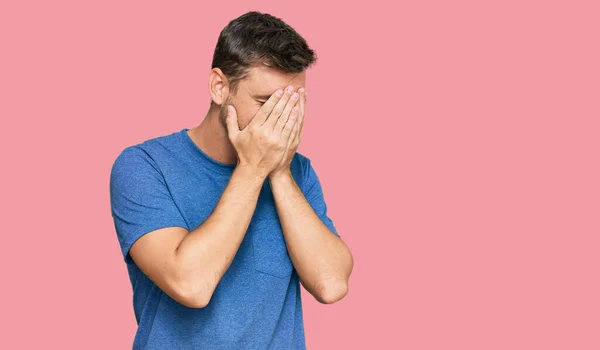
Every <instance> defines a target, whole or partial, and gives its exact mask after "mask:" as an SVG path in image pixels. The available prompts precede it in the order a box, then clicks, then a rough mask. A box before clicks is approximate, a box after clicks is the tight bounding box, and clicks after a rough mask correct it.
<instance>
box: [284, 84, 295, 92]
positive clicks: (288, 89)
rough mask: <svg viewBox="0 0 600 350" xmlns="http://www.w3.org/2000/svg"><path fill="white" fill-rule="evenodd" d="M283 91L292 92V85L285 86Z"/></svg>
mask: <svg viewBox="0 0 600 350" xmlns="http://www.w3.org/2000/svg"><path fill="white" fill-rule="evenodd" d="M285 91H287V92H292V91H294V87H293V86H291V85H290V86H288V87H287V88H285Z"/></svg>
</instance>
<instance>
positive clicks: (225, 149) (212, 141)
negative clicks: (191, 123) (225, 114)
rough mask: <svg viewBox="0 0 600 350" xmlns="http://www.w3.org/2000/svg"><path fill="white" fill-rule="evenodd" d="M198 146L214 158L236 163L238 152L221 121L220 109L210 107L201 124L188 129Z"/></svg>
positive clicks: (223, 161) (227, 162)
mask: <svg viewBox="0 0 600 350" xmlns="http://www.w3.org/2000/svg"><path fill="white" fill-rule="evenodd" d="M187 133H188V135H189V136H190V138H191V139H192V141H194V143H195V144H196V146H198V148H200V149H201V150H202V151H203V152H204V153H206V154H207V155H208V156H209V157H211V158H212V159H214V160H217V161H219V162H221V163H226V164H236V163H237V154H236V152H235V149H234V148H233V145H232V144H231V141H229V136H228V135H227V130H226V129H225V127H224V126H223V124H221V123H220V122H219V111H218V110H214V109H212V108H211V109H210V110H209V111H208V113H207V114H206V117H204V120H202V122H201V123H200V125H198V126H196V127H195V128H192V129H189V130H188V131H187Z"/></svg>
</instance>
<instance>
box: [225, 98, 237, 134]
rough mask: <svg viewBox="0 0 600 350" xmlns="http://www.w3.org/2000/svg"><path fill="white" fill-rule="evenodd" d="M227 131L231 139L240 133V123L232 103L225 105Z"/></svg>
mask: <svg viewBox="0 0 600 350" xmlns="http://www.w3.org/2000/svg"><path fill="white" fill-rule="evenodd" d="M226 121H227V133H228V134H229V139H230V140H233V139H234V138H235V137H236V136H237V134H239V133H240V125H239V124H238V118H237V113H236V111H235V108H234V107H233V106H232V105H228V106H227V119H226Z"/></svg>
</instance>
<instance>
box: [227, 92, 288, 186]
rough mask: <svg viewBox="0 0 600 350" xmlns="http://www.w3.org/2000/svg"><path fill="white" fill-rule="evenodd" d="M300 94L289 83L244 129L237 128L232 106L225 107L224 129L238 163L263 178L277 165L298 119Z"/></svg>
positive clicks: (283, 155) (235, 115)
mask: <svg viewBox="0 0 600 350" xmlns="http://www.w3.org/2000/svg"><path fill="white" fill-rule="evenodd" d="M299 97H300V96H299V94H298V93H293V87H291V86H289V87H288V89H286V91H285V92H284V91H281V90H277V91H276V92H275V93H274V94H273V95H271V97H270V98H269V99H268V100H267V102H265V104H263V106H262V107H261V108H260V110H259V111H258V112H257V113H256V116H255V117H254V118H253V119H252V121H250V123H249V124H248V126H246V127H245V128H244V129H243V130H240V128H239V124H238V119H237V113H236V111H235V108H234V107H233V106H231V105H229V106H228V109H227V132H228V135H229V139H230V140H231V143H232V144H233V147H234V148H235V150H236V152H237V155H238V165H239V166H244V167H248V168H250V169H252V171H254V172H256V173H257V174H258V175H260V176H262V177H264V178H266V177H267V175H268V174H270V173H271V172H272V171H273V170H275V169H276V168H277V167H278V166H280V164H281V163H282V159H284V158H285V156H286V154H287V153H286V151H287V149H288V146H289V144H290V138H291V136H292V135H294V129H295V127H296V124H297V121H298V114H299V113H298V112H299V108H298V106H296V103H297V102H298V100H299Z"/></svg>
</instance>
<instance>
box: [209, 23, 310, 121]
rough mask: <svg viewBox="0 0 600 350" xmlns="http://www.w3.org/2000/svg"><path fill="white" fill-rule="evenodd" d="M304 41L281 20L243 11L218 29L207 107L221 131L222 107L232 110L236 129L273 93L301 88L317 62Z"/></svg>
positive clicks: (225, 110) (252, 115) (251, 116)
mask: <svg viewBox="0 0 600 350" xmlns="http://www.w3.org/2000/svg"><path fill="white" fill-rule="evenodd" d="M316 59H317V58H316V55H315V53H314V51H313V50H311V49H310V48H309V47H308V45H307V44H306V41H305V40H304V39H303V38H302V37H301V36H300V35H299V34H298V33H297V32H296V31H295V30H294V29H293V28H292V27H290V26H289V25H287V24H286V23H285V22H283V21H282V20H281V19H279V18H277V17H274V16H271V15H269V14H263V13H260V12H248V13H246V14H244V15H242V16H240V17H238V18H236V19H234V20H232V21H231V22H229V24H228V25H227V26H226V27H225V28H223V30H222V31H221V34H220V36H219V40H218V41H217V46H216V48H215V52H214V56H213V62H212V70H211V73H210V77H209V92H210V94H211V109H212V108H218V109H219V120H220V121H221V124H222V125H223V126H224V127H225V125H226V123H225V117H226V115H227V105H229V104H232V105H233V106H234V107H235V108H236V111H237V115H238V121H239V125H240V128H244V127H245V126H246V125H248V123H249V122H250V121H251V120H252V118H253V117H254V115H255V114H256V112H257V111H258V110H259V108H260V106H261V105H262V103H264V102H265V101H266V100H267V99H268V98H269V96H270V95H271V94H273V93H274V92H275V90H277V89H279V88H281V89H283V88H285V87H286V86H287V85H292V86H294V90H297V89H298V88H300V87H302V86H305V82H306V69H307V68H308V67H310V66H311V65H313V64H314V63H315V62H316Z"/></svg>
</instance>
